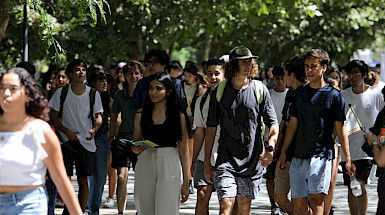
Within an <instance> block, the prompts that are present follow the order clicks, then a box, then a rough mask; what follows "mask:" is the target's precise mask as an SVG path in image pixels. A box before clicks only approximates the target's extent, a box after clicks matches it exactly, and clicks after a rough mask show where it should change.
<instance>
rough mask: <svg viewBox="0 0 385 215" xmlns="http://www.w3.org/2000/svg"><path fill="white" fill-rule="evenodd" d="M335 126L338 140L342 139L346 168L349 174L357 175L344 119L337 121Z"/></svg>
mask: <svg viewBox="0 0 385 215" xmlns="http://www.w3.org/2000/svg"><path fill="white" fill-rule="evenodd" d="M334 127H335V128H336V132H337V137H338V140H339V141H340V144H341V148H342V151H343V153H344V155H345V158H346V169H347V170H348V174H349V175H355V174H356V167H355V166H354V164H353V163H352V160H351V158H350V151H349V139H348V135H347V133H346V129H345V124H344V122H342V121H335V122H334Z"/></svg>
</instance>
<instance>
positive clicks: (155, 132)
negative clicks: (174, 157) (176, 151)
mask: <svg viewBox="0 0 385 215" xmlns="http://www.w3.org/2000/svg"><path fill="white" fill-rule="evenodd" d="M145 129H147V130H146V132H144V133H143V137H144V139H145V140H150V141H152V142H154V143H156V144H158V145H159V146H158V148H159V147H160V148H161V147H175V148H176V146H177V141H178V135H176V129H175V125H172V123H170V120H169V119H168V117H167V118H166V120H165V121H164V122H163V124H152V125H150V126H149V128H142V131H144V130H145Z"/></svg>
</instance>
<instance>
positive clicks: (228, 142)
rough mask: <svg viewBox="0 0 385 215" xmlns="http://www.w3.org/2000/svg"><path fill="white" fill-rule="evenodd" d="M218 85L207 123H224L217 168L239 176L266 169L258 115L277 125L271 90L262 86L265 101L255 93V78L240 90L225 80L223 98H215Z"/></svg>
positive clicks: (246, 175) (257, 172)
mask: <svg viewBox="0 0 385 215" xmlns="http://www.w3.org/2000/svg"><path fill="white" fill-rule="evenodd" d="M216 93H217V88H215V89H214V91H213V92H212V96H211V98H210V106H209V113H208V117H207V123H206V124H207V126H209V127H217V126H218V125H220V126H221V132H220V137H219V140H218V157H217V161H216V164H215V167H216V168H217V169H224V170H226V171H229V172H231V173H233V174H235V175H237V176H242V177H253V176H258V175H261V174H262V173H263V171H264V170H263V168H261V166H260V165H259V155H260V154H261V153H262V152H263V151H264V146H263V142H262V137H261V134H260V128H261V125H260V122H259V120H258V118H259V117H258V116H259V115H261V114H262V116H263V121H264V123H265V124H266V125H267V126H268V127H270V126H272V125H278V120H277V115H276V113H275V110H274V106H273V102H272V101H271V98H270V94H269V91H268V90H267V88H266V86H263V103H262V104H259V103H258V101H257V98H256V96H255V85H254V84H253V82H250V84H249V85H248V86H247V87H246V88H245V89H241V90H237V89H234V88H233V87H232V86H231V81H228V82H227V83H226V86H225V88H224V91H223V95H222V98H221V100H220V101H219V102H218V101H217V98H216V96H215V95H216Z"/></svg>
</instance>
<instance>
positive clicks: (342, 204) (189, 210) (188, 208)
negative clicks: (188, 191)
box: [55, 171, 378, 215]
mask: <svg viewBox="0 0 385 215" xmlns="http://www.w3.org/2000/svg"><path fill="white" fill-rule="evenodd" d="M128 177H129V179H128V184H127V188H128V189H127V207H126V211H125V214H135V212H136V210H135V205H134V199H133V198H134V195H133V191H134V172H132V171H130V172H129V176H128ZM72 184H73V185H74V187H75V190H77V184H76V181H75V177H73V178H72ZM366 189H367V191H368V195H369V207H368V213H367V214H375V212H376V208H377V200H378V197H377V178H376V177H375V178H374V180H373V181H372V182H371V184H369V185H366ZM107 192H108V186H107V184H106V186H105V189H104V193H103V198H105V197H107ZM262 192H263V193H262V195H261V196H260V197H259V198H257V199H256V200H254V201H253V203H252V209H251V214H261V215H263V214H270V202H269V198H268V195H267V191H266V186H265V183H264V184H263V187H262ZM334 193H335V194H334V203H333V206H334V207H335V209H334V211H335V212H334V214H339V215H342V214H343V215H346V214H349V206H348V203H347V188H346V187H345V186H344V185H343V179H342V174H338V180H337V185H336V188H335V192H334ZM196 197H197V196H196V194H193V195H190V197H189V200H188V201H187V202H186V203H184V204H181V206H180V214H194V212H195V203H196ZM114 198H116V196H115V197H114ZM61 211H62V209H61V208H57V209H56V211H55V212H56V213H57V214H61ZM218 211H219V204H218V198H217V195H216V193H214V194H213V196H212V199H211V201H210V214H218V213H219V212H218ZM100 214H101V215H109V214H117V207H116V203H115V206H114V208H112V209H107V208H102V209H101V210H100Z"/></svg>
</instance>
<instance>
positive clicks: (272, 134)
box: [259, 125, 279, 167]
mask: <svg viewBox="0 0 385 215" xmlns="http://www.w3.org/2000/svg"><path fill="white" fill-rule="evenodd" d="M278 132H279V128H278V125H272V126H271V127H270V131H269V140H268V141H267V142H268V145H269V146H273V147H274V148H275V144H276V142H277V138H278ZM273 156H274V152H273V151H267V150H265V152H264V153H262V154H261V155H260V157H259V160H260V161H261V165H262V166H263V167H267V166H268V165H269V164H270V163H271V162H272V161H273Z"/></svg>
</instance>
